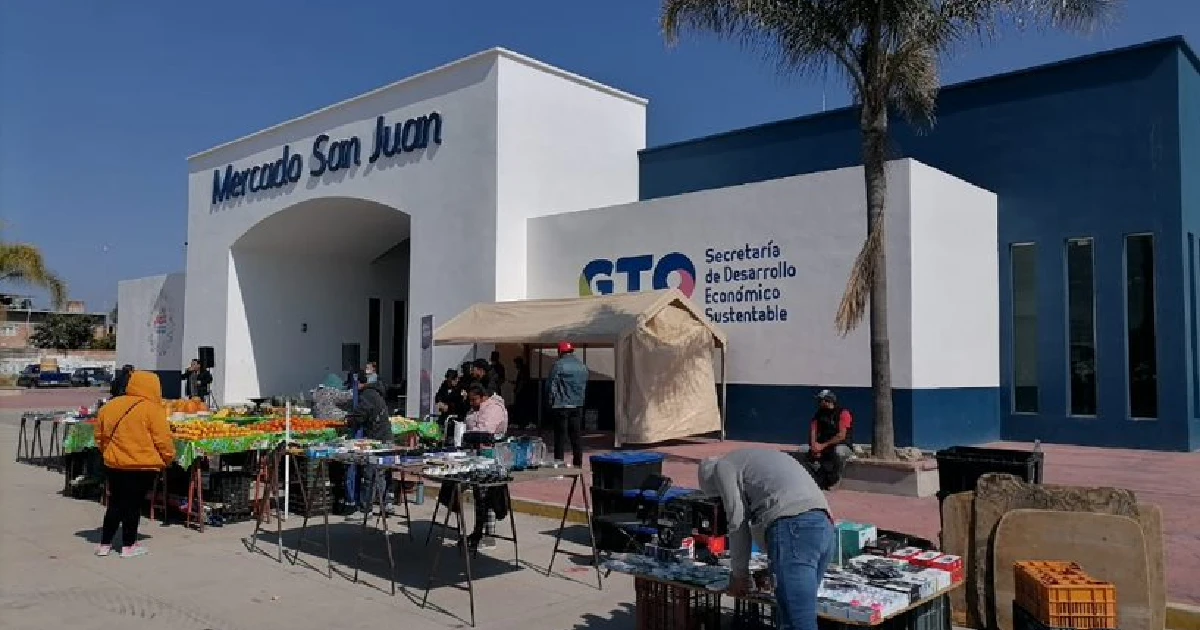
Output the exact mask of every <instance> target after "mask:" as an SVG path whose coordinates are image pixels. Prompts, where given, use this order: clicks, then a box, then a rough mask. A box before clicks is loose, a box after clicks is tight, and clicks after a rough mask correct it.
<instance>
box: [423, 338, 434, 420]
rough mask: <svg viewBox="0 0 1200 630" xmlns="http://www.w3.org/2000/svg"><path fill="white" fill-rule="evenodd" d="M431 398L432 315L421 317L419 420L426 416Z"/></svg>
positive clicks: (428, 412)
mask: <svg viewBox="0 0 1200 630" xmlns="http://www.w3.org/2000/svg"><path fill="white" fill-rule="evenodd" d="M432 398H433V315H425V316H423V317H421V405H420V415H421V418H425V416H428V415H429V414H430V412H431V409H432V406H433V405H432V403H433V401H432Z"/></svg>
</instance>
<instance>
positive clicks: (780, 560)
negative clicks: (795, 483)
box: [767, 510, 837, 630]
mask: <svg viewBox="0 0 1200 630" xmlns="http://www.w3.org/2000/svg"><path fill="white" fill-rule="evenodd" d="M836 552H837V536H836V535H835V532H834V529H833V523H832V522H831V521H830V519H829V515H828V514H827V513H825V512H823V511H820V510H814V511H811V512H805V513H804V514H801V515H799V516H789V517H785V518H781V519H778V520H776V521H775V522H774V523H772V524H771V526H770V527H768V528H767V555H768V556H770V558H771V573H772V574H773V575H774V576H775V599H776V601H777V602H778V604H779V624H780V627H781V628H786V629H787V630H817V589H818V588H820V586H821V579H822V578H823V577H824V576H825V567H827V566H829V562H830V561H831V560H832V559H833V556H834V554H835V553H836Z"/></svg>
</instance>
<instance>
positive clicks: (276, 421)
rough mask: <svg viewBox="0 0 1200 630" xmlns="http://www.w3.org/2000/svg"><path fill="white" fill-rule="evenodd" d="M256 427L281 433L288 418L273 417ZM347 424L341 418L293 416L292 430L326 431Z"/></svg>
mask: <svg viewBox="0 0 1200 630" xmlns="http://www.w3.org/2000/svg"><path fill="white" fill-rule="evenodd" d="M253 426H254V428H255V429H259V430H262V431H269V432H272V433H281V432H283V431H286V430H287V420H286V419H284V418H272V419H271V420H267V421H265V422H259V423H257V424H255V425H253ZM340 426H345V423H344V422H342V421H340V420H315V419H312V418H292V432H293V433H304V432H307V431H324V430H326V429H333V428H336V427H340Z"/></svg>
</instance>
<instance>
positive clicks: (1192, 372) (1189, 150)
mask: <svg viewBox="0 0 1200 630" xmlns="http://www.w3.org/2000/svg"><path fill="white" fill-rule="evenodd" d="M1176 65H1177V66H1178V69H1179V145H1180V174H1181V182H1180V183H1181V187H1180V192H1181V200H1182V204H1183V212H1182V228H1183V234H1182V237H1183V243H1184V244H1183V248H1184V249H1183V259H1182V265H1181V266H1182V268H1183V276H1184V282H1185V291H1184V295H1185V297H1186V298H1187V299H1186V301H1185V309H1184V310H1185V313H1186V315H1185V316H1184V328H1185V329H1186V330H1185V336H1184V337H1183V338H1186V339H1187V351H1188V354H1189V356H1190V357H1191V361H1189V362H1188V366H1187V367H1188V370H1187V382H1186V383H1185V385H1184V386H1185V388H1186V390H1187V392H1188V409H1187V415H1188V424H1189V425H1190V427H1191V430H1190V432H1189V437H1190V442H1191V449H1192V450H1197V449H1200V295H1198V292H1200V60H1197V59H1196V56H1195V55H1194V54H1192V51H1190V50H1188V49H1186V48H1181V49H1180V50H1179V51H1178V53H1177V59H1176Z"/></svg>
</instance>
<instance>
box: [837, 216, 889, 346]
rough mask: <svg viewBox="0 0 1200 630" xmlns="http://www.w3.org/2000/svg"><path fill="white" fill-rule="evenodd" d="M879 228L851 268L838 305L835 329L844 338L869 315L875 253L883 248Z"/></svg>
mask: <svg viewBox="0 0 1200 630" xmlns="http://www.w3.org/2000/svg"><path fill="white" fill-rule="evenodd" d="M879 227H880V229H876V230H874V231H872V232H870V233H869V234H867V238H866V240H865V241H863V246H862V249H860V250H859V251H858V256H857V257H856V258H855V259H854V266H853V267H851V268H850V277H849V278H848V279H847V280H846V290H845V292H843V293H842V301H841V303H840V304H838V310H837V316H836V317H835V318H834V327H835V328H836V329H837V333H838V334H839V335H841V336H842V337H843V338H844V337H846V336H847V335H849V334H850V333H852V332H854V330H855V329H857V328H858V326H859V324H861V323H862V321H863V319H864V318H865V317H866V315H867V306H868V305H869V304H870V299H871V286H872V285H873V284H874V283H875V260H876V258H875V253H876V252H877V251H878V250H879V248H881V247H883V229H882V227H883V226H879Z"/></svg>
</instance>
